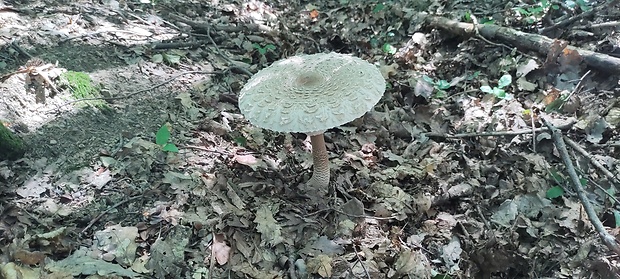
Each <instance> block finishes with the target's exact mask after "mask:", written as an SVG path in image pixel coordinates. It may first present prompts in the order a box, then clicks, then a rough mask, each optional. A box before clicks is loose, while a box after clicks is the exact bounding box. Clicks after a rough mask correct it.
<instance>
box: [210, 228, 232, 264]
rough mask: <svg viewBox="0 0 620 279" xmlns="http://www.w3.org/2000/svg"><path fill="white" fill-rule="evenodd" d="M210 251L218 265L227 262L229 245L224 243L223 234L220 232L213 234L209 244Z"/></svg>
mask: <svg viewBox="0 0 620 279" xmlns="http://www.w3.org/2000/svg"><path fill="white" fill-rule="evenodd" d="M211 253H213V257H214V258H215V260H216V261H217V263H218V264H220V265H225V264H226V263H227V262H228V256H229V255H230V246H228V245H227V244H226V240H225V239H224V235H223V234H221V233H218V234H215V235H214V236H213V245H211Z"/></svg>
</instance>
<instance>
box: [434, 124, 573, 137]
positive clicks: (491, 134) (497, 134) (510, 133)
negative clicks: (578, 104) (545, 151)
mask: <svg viewBox="0 0 620 279" xmlns="http://www.w3.org/2000/svg"><path fill="white" fill-rule="evenodd" d="M573 124H575V122H574V121H572V122H570V123H567V124H564V125H562V126H558V127H556V128H557V129H559V130H568V129H570V128H571V127H573ZM545 131H549V128H544V127H543V128H536V129H524V130H520V131H497V132H486V133H463V134H454V135H451V134H442V133H433V132H429V133H424V135H425V136H427V137H437V138H446V139H451V138H475V137H501V136H517V135H523V134H531V133H540V132H545Z"/></svg>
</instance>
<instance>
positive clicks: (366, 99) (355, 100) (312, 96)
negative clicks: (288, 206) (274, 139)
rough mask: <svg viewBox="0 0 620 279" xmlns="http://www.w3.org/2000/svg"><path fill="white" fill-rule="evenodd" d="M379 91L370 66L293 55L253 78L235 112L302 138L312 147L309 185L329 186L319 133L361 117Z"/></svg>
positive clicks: (381, 84)
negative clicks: (299, 134) (238, 110)
mask: <svg viewBox="0 0 620 279" xmlns="http://www.w3.org/2000/svg"><path fill="white" fill-rule="evenodd" d="M384 91H385V80H384V79H383V76H382V75H381V72H380V71H379V69H377V67H375V66H374V65H372V64H370V63H368V62H366V61H364V60H362V59H360V58H357V57H353V56H350V55H345V54H339V53H321V54H311V55H297V56H293V57H290V58H288V59H284V60H280V61H277V62H275V63H273V64H272V65H271V66H269V67H266V68H264V69H262V70H260V71H259V72H258V73H256V74H255V75H254V76H252V77H251V78H250V80H248V82H247V83H246V84H245V86H244V87H243V88H242V89H241V91H240V92H239V109H240V110H241V113H242V114H243V115H244V116H245V117H246V118H247V119H248V120H249V121H250V123H252V124H253V125H255V126H258V127H260V128H264V129H269V130H272V131H277V132H290V133H305V134H307V135H308V136H310V141H311V143H312V159H313V164H314V173H313V174H312V178H310V181H309V183H310V185H312V186H314V187H317V188H324V189H326V188H327V186H328V185H329V177H330V170H329V157H328V155H327V149H326V148H325V139H324V138H323V132H325V131H326V130H327V129H330V128H334V127H337V126H340V125H342V124H345V123H348V122H351V121H353V120H355V119H356V118H358V117H361V116H362V115H364V114H365V113H366V112H368V111H370V110H371V109H372V108H373V107H374V106H375V104H377V102H379V99H381V97H382V96H383V92H384Z"/></svg>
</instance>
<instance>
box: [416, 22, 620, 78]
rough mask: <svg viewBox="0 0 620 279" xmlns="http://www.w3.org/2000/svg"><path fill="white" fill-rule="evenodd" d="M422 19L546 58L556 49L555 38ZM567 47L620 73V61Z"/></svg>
mask: <svg viewBox="0 0 620 279" xmlns="http://www.w3.org/2000/svg"><path fill="white" fill-rule="evenodd" d="M422 17H424V20H425V22H426V23H427V24H429V25H430V26H432V27H436V28H441V29H444V30H447V31H449V32H451V33H454V34H457V35H460V36H464V37H474V36H476V35H479V36H481V37H483V38H484V39H486V40H491V41H500V42H503V43H505V44H510V45H512V46H515V47H517V48H518V49H520V50H522V51H523V50H529V51H535V52H537V53H540V54H541V55H543V56H545V57H546V56H547V53H548V52H549V50H550V49H552V46H553V44H554V41H555V40H554V39H551V38H549V37H546V36H542V35H538V34H530V33H525V32H521V31H518V30H515V29H512V28H507V27H501V26H497V25H494V24H480V25H474V24H472V23H465V22H460V21H455V20H451V19H448V18H445V17H439V16H430V15H422ZM476 30H477V31H476ZM566 48H567V49H569V50H573V51H577V52H578V53H579V55H581V57H582V58H583V60H584V62H585V63H586V64H587V65H588V66H590V67H592V68H595V69H598V70H601V71H604V72H607V71H611V72H616V73H620V58H616V57H613V56H609V55H607V54H602V53H598V52H594V51H591V50H587V49H582V48H578V47H574V46H570V45H569V46H567V47H566Z"/></svg>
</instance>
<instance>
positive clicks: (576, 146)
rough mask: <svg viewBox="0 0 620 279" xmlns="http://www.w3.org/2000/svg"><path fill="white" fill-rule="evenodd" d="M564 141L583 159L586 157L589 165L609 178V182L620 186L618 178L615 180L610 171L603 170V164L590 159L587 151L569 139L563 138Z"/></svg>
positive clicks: (590, 156)
mask: <svg viewBox="0 0 620 279" xmlns="http://www.w3.org/2000/svg"><path fill="white" fill-rule="evenodd" d="M564 140H565V141H566V143H567V144H568V145H569V146H570V147H572V148H573V149H575V150H576V151H577V152H579V154H581V155H583V156H584V157H586V158H587V159H588V160H590V163H592V165H594V166H595V167H596V168H597V169H599V170H600V171H601V172H602V173H603V174H605V176H607V178H609V179H610V180H611V181H613V182H614V183H618V184H620V180H619V179H618V178H616V177H615V176H614V174H613V173H611V171H609V170H608V169H607V168H605V166H603V164H601V163H600V162H599V161H598V160H597V159H595V158H594V157H592V155H590V153H588V151H586V150H585V149H583V148H581V146H579V144H577V143H576V142H574V141H573V140H571V139H569V138H568V137H566V136H564Z"/></svg>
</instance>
